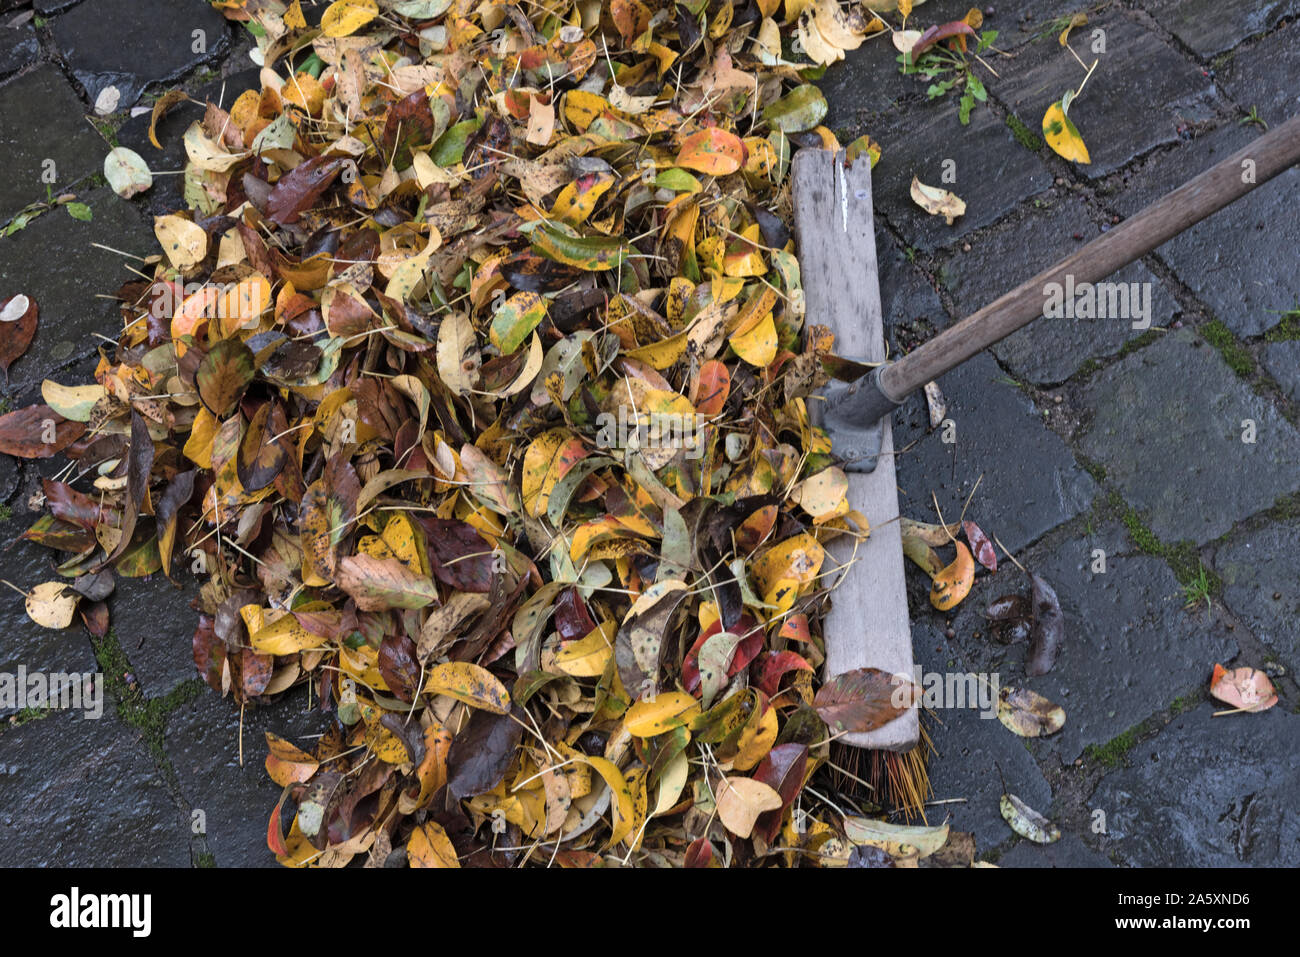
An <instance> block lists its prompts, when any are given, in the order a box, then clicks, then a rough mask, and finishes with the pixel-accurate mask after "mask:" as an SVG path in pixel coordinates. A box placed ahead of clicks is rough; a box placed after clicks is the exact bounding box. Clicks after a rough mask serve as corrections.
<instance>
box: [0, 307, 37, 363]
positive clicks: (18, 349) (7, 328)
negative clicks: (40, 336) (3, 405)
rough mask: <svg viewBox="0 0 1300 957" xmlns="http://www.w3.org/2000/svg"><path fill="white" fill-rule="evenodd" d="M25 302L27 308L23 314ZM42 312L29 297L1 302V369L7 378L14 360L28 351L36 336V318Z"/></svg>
mask: <svg viewBox="0 0 1300 957" xmlns="http://www.w3.org/2000/svg"><path fill="white" fill-rule="evenodd" d="M23 300H26V302H27V306H26V308H24V309H23V311H22V312H18V310H19V309H20V308H23ZM39 312H40V310H39V309H38V308H37V306H36V301H35V300H34V299H30V298H28V297H27V296H22V295H18V296H10V297H9V298H8V299H5V300H3V301H0V369H4V373H5V378H6V379H8V378H9V367H10V366H11V365H13V363H14V360H15V359H17V358H18V357H19V356H21V355H22V354H23V353H24V352H26V351H27V347H28V346H29V345H31V344H32V336H34V335H36V318H37V315H38V314H39Z"/></svg>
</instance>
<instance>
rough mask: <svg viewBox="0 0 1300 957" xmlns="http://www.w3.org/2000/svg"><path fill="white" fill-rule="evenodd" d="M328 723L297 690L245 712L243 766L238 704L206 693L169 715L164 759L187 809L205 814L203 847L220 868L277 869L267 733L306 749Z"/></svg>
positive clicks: (274, 790) (275, 791)
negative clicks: (270, 842)
mask: <svg viewBox="0 0 1300 957" xmlns="http://www.w3.org/2000/svg"><path fill="white" fill-rule="evenodd" d="M331 720H333V718H332V716H331V715H327V714H322V713H321V712H319V711H317V710H314V709H313V710H311V711H308V710H307V695H306V690H305V689H303V688H297V689H295V690H293V691H291V692H289V693H288V694H286V695H285V696H284V697H283V698H282V699H280V700H278V701H276V702H274V703H273V704H271V705H268V706H265V707H254V706H252V705H250V706H248V707H247V708H245V709H244V720H243V737H244V765H243V767H240V765H239V724H240V721H239V706H238V705H236V704H234V703H233V702H231V701H230V700H229V699H226V700H222V699H221V698H219V697H218V696H217V694H216V693H215V692H213V691H209V690H205V691H204V692H203V693H202V694H201V695H200V696H199V697H198V698H196V699H195V700H194V701H192V702H190V703H188V704H184V705H182V706H181V707H179V708H177V709H176V710H175V711H173V712H172V713H171V714H170V715H169V716H168V719H167V738H166V740H167V756H168V758H169V759H170V760H171V763H172V766H173V767H174V768H175V769H176V774H177V776H178V778H179V780H180V789H181V793H182V794H183V795H184V796H185V799H186V801H188V802H189V804H190V806H191V808H194V809H199V810H202V811H203V814H204V817H205V818H206V830H207V835H206V836H207V847H208V850H209V851H210V852H211V854H212V855H213V856H214V857H215V858H216V864H217V866H218V867H275V866H278V865H277V864H276V861H275V857H274V855H272V854H271V852H270V851H269V850H268V849H267V846H266V822H267V819H268V818H269V817H270V816H271V810H272V808H274V807H275V802H276V801H278V800H279V799H280V791H281V789H280V786H279V785H277V784H276V783H275V782H274V781H272V780H271V779H270V777H269V776H268V775H267V773H266V768H265V765H264V762H265V759H266V732H268V731H270V732H271V733H273V734H277V735H279V736H280V737H282V738H286V739H288V740H289V741H290V742H292V743H293V744H296V745H297V746H298V747H300V748H302V749H303V750H305V751H312V750H314V749H315V745H316V736H317V735H319V734H321V733H322V732H323V731H324V730H325V729H326V728H327V727H328V725H329V722H330V721H331Z"/></svg>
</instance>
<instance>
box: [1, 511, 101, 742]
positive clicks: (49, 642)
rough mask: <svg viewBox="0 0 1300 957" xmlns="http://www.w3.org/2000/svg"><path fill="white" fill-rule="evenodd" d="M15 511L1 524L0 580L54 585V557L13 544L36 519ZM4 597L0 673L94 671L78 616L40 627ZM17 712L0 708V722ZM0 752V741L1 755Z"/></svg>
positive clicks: (17, 602) (19, 601)
mask: <svg viewBox="0 0 1300 957" xmlns="http://www.w3.org/2000/svg"><path fill="white" fill-rule="evenodd" d="M14 511H15V513H16V514H15V515H14V517H12V518H10V519H9V520H8V521H5V522H0V547H4V546H9V547H8V548H7V550H5V551H4V552H0V569H3V571H0V578H4V579H6V580H8V581H10V582H13V584H15V585H17V586H18V587H19V588H24V589H30V588H33V587H34V586H36V585H39V584H41V583H42V582H48V581H58V580H59V576H58V575H57V574H55V572H54V561H53V559H54V557H55V556H56V555H57V554H58V553H57V552H54V551H51V550H50V549H48V548H42V547H41V546H39V545H34V544H32V543H31V542H20V541H15V539H16V538H17V537H18V536H19V535H21V534H22V533H23V532H24V531H26V529H27V528H28V526H30V524H31V523H32V521H34V520H35V516H33V515H32V514H31V513H29V512H27V511H26V510H25V509H19V508H15V509H14ZM11 542H12V543H13V544H12V545H10V543H11ZM4 592H5V594H4V595H3V596H2V597H0V673H4V674H11V675H12V674H16V673H17V669H18V667H19V666H20V665H21V666H23V667H25V668H26V670H27V672H28V673H29V674H30V673H32V672H37V671H40V672H46V673H49V672H75V673H77V674H93V673H94V672H97V671H98V670H99V665H98V663H97V662H96V661H95V655H94V652H93V651H92V650H91V647H90V638H89V636H88V635H87V633H86V630H85V628H84V627H83V626H82V623H81V619H80V618H79V617H78V618H77V619H75V620H74V621H73V623H72V624H71V625H70V626H69V627H67V628H63V629H60V630H55V629H51V628H42V627H40V626H39V625H37V624H36V623H35V622H33V621H32V620H31V619H30V618H28V617H27V611H26V608H25V607H24V602H23V597H22V596H21V595H19V594H17V593H15V592H14V591H13V590H12V589H10V588H5V589H4ZM19 710H21V709H19V708H18V707H16V706H15V707H12V708H9V707H5V706H3V705H0V719H3V718H6V717H8V716H9V715H11V714H14V713H16V712H18V711H19ZM2 726H3V725H2V724H0V727H2ZM3 747H4V745H3V743H2V742H0V750H3ZM0 760H3V759H0Z"/></svg>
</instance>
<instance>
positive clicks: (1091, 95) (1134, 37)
mask: <svg viewBox="0 0 1300 957" xmlns="http://www.w3.org/2000/svg"><path fill="white" fill-rule="evenodd" d="M1096 30H1102V31H1104V33H1105V45H1106V52H1104V53H1101V52H1093V51H1092V45H1093V43H1094V40H1093V36H1094V32H1095V31H1096ZM1070 39H1071V45H1072V47H1073V48H1074V50H1075V52H1076V53H1078V54H1079V56H1080V57H1081V58H1082V59H1083V60H1084V62H1086V63H1089V64H1091V63H1092V61H1093V60H1094V59H1100V61H1101V62H1100V64H1099V65H1098V67H1097V69H1096V70H1095V71H1094V72H1093V75H1092V79H1090V80H1089V81H1088V85H1087V88H1086V89H1085V90H1084V93H1083V95H1082V96H1080V97H1079V99H1078V100H1077V101H1076V102H1075V103H1074V105H1072V106H1071V107H1070V119H1071V120H1073V121H1074V124H1075V126H1077V127H1078V129H1079V133H1080V135H1081V136H1082V137H1083V140H1084V142H1085V143H1087V144H1088V151H1089V153H1090V154H1091V157H1092V163H1091V165H1088V166H1078V167H1076V168H1077V170H1078V172H1079V173H1080V174H1081V175H1083V176H1086V177H1089V178H1097V177H1100V176H1104V175H1105V174H1107V173H1110V172H1112V171H1114V170H1116V169H1118V168H1119V167H1120V166H1123V165H1124V164H1125V163H1127V162H1129V161H1130V160H1131V159H1133V158H1135V157H1137V156H1141V155H1142V154H1144V153H1146V152H1148V151H1149V150H1152V149H1154V148H1155V147H1157V146H1160V145H1162V144H1165V143H1173V142H1175V141H1177V139H1178V135H1179V134H1178V129H1179V127H1180V126H1182V125H1184V124H1186V123H1189V122H1195V121H1198V120H1203V119H1208V118H1210V117H1211V116H1212V115H1213V112H1214V106H1215V102H1216V97H1215V93H1214V88H1213V84H1212V83H1211V81H1210V80H1209V78H1208V77H1205V76H1203V75H1202V74H1201V71H1200V69H1199V68H1197V67H1196V66H1194V65H1192V64H1190V63H1188V62H1187V61H1186V60H1185V59H1184V58H1183V57H1182V56H1181V55H1180V54H1179V53H1178V51H1176V50H1175V49H1174V48H1173V47H1171V46H1169V44H1167V43H1165V42H1164V41H1163V40H1161V39H1160V38H1159V37H1157V36H1156V35H1154V34H1152V33H1150V32H1148V31H1146V30H1144V29H1143V28H1142V27H1141V26H1140V25H1138V24H1137V23H1135V22H1133V21H1132V20H1130V19H1129V18H1128V16H1127V15H1126V14H1125V13H1123V12H1122V11H1118V10H1115V11H1111V12H1107V13H1105V14H1102V15H1101V16H1099V17H1095V18H1093V20H1092V21H1090V22H1089V24H1088V25H1087V26H1086V27H1085V28H1083V29H1080V30H1077V31H1076V32H1075V33H1072V34H1071V35H1070ZM1083 76H1084V71H1083V68H1082V67H1080V66H1079V64H1078V63H1077V62H1075V59H1074V57H1072V56H1070V55H1069V54H1068V53H1066V52H1065V51H1064V50H1062V49H1061V47H1060V45H1059V44H1058V43H1055V42H1051V43H1037V44H1033V45H1031V46H1030V47H1028V48H1027V49H1026V50H1025V51H1024V52H1023V53H1022V54H1021V55H1020V57H1019V58H1018V59H1017V60H1016V66H1015V69H1014V70H1012V71H1009V73H1008V75H1007V77H1006V82H1004V83H1002V84H1000V85H999V86H998V87H997V95H998V97H999V98H1000V99H1001V100H1002V102H1004V103H1006V104H1007V106H1008V107H1010V108H1011V109H1012V110H1013V111H1014V112H1015V113H1016V115H1017V116H1019V117H1020V119H1021V120H1023V121H1024V123H1025V124H1026V125H1027V126H1028V127H1029V128H1030V129H1033V130H1035V131H1038V130H1041V128H1042V119H1043V114H1044V113H1045V112H1046V110H1047V108H1048V107H1049V106H1050V105H1051V104H1052V103H1054V102H1055V101H1056V100H1059V99H1060V98H1061V95H1062V94H1063V93H1064V92H1065V91H1066V90H1072V89H1075V88H1077V87H1078V85H1079V82H1080V81H1081V80H1082V79H1083ZM1092 131H1095V133H1093V132H1092Z"/></svg>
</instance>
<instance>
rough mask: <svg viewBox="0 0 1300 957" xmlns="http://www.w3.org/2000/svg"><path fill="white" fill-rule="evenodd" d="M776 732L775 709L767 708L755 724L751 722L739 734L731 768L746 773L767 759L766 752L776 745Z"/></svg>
mask: <svg viewBox="0 0 1300 957" xmlns="http://www.w3.org/2000/svg"><path fill="white" fill-rule="evenodd" d="M778 730H779V729H778V727H777V720H776V709H775V708H768V709H767V710H766V711H764V712H763V715H762V717H760V718H759V719H758V721H757V722H752V721H751V722H750V723H749V724H747V725H745V729H744V730H743V731H741V732H740V740H739V741H738V742H737V743H736V746H737V748H738V749H739V750H738V751H737V752H736V756H735V758H733V759H732V762H731V765H732V767H734V768H735V769H736V770H737V771H748V770H749V769H750V768H752V767H754V766H755V765H756V764H758V762H759V761H762V760H763V759H764V758H765V757H767V752H769V751H771V750H772V745H774V744H776V733H777V731H778Z"/></svg>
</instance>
